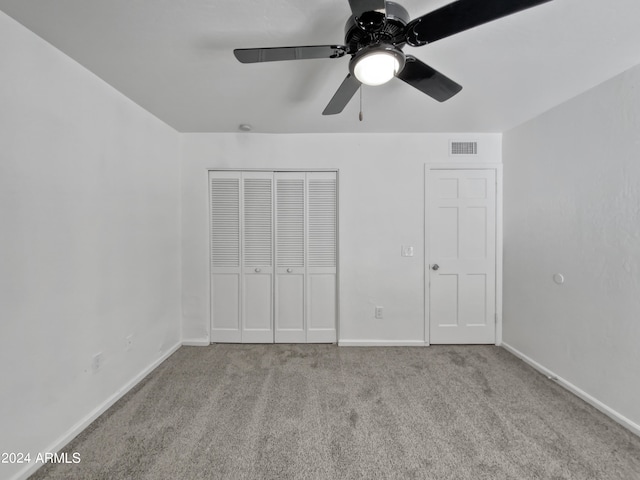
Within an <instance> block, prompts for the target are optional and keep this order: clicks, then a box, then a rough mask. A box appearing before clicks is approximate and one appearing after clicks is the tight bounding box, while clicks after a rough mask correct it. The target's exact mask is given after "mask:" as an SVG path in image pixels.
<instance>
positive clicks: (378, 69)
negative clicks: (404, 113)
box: [350, 45, 405, 86]
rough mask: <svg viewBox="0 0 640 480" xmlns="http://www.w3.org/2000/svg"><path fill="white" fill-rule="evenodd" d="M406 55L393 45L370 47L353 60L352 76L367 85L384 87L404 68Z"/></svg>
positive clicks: (365, 48) (357, 54)
mask: <svg viewBox="0 0 640 480" xmlns="http://www.w3.org/2000/svg"><path fill="white" fill-rule="evenodd" d="M404 63H405V57H404V54H403V53H402V52H401V51H400V50H399V49H397V48H395V47H393V46H391V45H370V46H367V47H364V48H363V49H361V50H360V51H359V52H358V53H356V55H355V56H354V57H353V59H352V60H351V64H350V69H351V74H352V75H353V76H355V77H356V78H357V79H358V81H359V82H360V83H363V84H365V85H372V86H376V85H382V84H384V83H387V82H388V81H389V80H391V79H392V78H393V77H395V76H396V75H397V74H398V73H399V72H400V71H401V70H402V68H403V67H404Z"/></svg>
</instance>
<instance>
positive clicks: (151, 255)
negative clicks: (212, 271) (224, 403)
mask: <svg viewBox="0 0 640 480" xmlns="http://www.w3.org/2000/svg"><path fill="white" fill-rule="evenodd" d="M179 156H180V135H179V134H178V133H177V132H176V131H174V130H173V129H171V128H169V127H168V126H166V125H165V124H164V123H162V122H160V121H159V120H158V119H156V118H155V117H153V116H152V115H150V114H149V113H147V112H145V111H144V110H142V109H141V108H140V107H139V106H137V105H135V104H134V103H132V102H131V101H130V100H128V99H127V98H125V97H124V96H123V95H121V94H120V93H118V92H116V91H115V90H114V89H112V88H111V87H109V86H108V85H106V84H105V83H104V82H103V81H101V80H100V79H98V78H97V77H95V76H94V75H93V74H91V73H90V72H88V71H87V70H85V69H84V68H82V67H81V66H79V65H78V64H76V63H75V62H74V61H72V60H71V59H70V58H68V57H66V56H65V55H63V54H62V53H61V52H59V51H57V50H56V49H54V48H53V47H52V46H50V45H49V44H47V43H46V42H44V41H43V40H41V39H40V38H39V37H36V36H35V35H34V34H33V33H31V32H29V31H28V30H27V29H25V28H23V27H22V26H21V25H19V24H18V23H16V22H15V21H13V20H12V19H10V18H9V17H7V16H6V15H5V14H3V13H1V12H0V316H1V319H0V378H1V383H0V388H1V393H0V452H32V455H35V453H37V452H46V451H49V450H50V449H51V448H52V447H54V446H60V442H61V441H63V440H64V439H65V438H66V435H67V434H68V433H69V432H72V431H73V428H74V426H76V425H77V424H79V423H81V422H82V421H83V420H85V419H87V418H88V417H89V416H90V415H91V413H92V412H93V413H95V409H97V408H99V407H100V406H101V405H104V403H105V402H106V401H107V400H108V399H109V398H110V397H112V396H113V395H114V394H115V393H116V392H117V391H118V390H120V389H122V388H123V387H125V386H126V385H127V384H128V383H129V382H130V381H132V380H134V379H135V378H136V377H137V376H138V375H139V374H140V373H141V372H143V371H145V369H147V368H148V367H149V366H151V365H152V364H153V363H154V362H156V361H157V360H159V359H160V358H162V357H163V355H165V354H166V353H168V352H170V351H171V350H172V349H173V348H174V347H175V346H176V345H177V344H178V342H179V341H180V323H179V322H180V321H179V317H180V283H179V282H180V261H179V256H180V219H179V208H180V193H179V189H180V180H179V176H180V162H179ZM130 334H133V336H134V343H133V346H132V348H131V350H130V351H125V337H126V336H127V335H130ZM97 352H102V353H103V355H104V365H103V367H102V369H101V370H100V371H98V372H96V373H92V369H91V361H92V356H93V354H95V353H97ZM66 439H68V438H66ZM87 460H89V459H87ZM22 467H24V465H22V466H20V465H6V464H3V465H0V478H11V477H12V476H14V475H16V474H17V472H18V470H20V469H21V468H22Z"/></svg>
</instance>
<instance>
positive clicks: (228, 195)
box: [211, 178, 240, 268]
mask: <svg viewBox="0 0 640 480" xmlns="http://www.w3.org/2000/svg"><path fill="white" fill-rule="evenodd" d="M211 262H212V267H214V268H216V267H239V266H240V179H239V178H212V179H211Z"/></svg>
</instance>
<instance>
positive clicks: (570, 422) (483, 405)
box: [31, 345, 640, 480]
mask: <svg viewBox="0 0 640 480" xmlns="http://www.w3.org/2000/svg"><path fill="white" fill-rule="evenodd" d="M66 451H67V452H79V453H80V454H81V458H82V461H81V463H80V464H77V465H46V466H45V467H43V468H42V469H41V470H40V471H38V472H37V473H36V474H35V475H34V476H32V477H31V478H32V479H65V480H67V479H83V480H89V479H110V480H115V479H140V480H142V479H184V480H191V479H194V480H195V479H356V478H366V479H376V478H381V479H383V478H397V479H410V478H420V479H434V480H435V479H437V480H442V479H456V480H458V479H470V480H471V479H473V480H479V479H491V480H496V479H517V480H525V479H544V480H548V479H578V480H589V479H594V480H596V479H597V480H606V479H616V480H618V479H629V480H637V479H640V438H639V437H636V436H635V435H633V434H632V433H630V432H629V431H627V430H625V429H624V428H622V427H620V426H619V425H617V424H616V423H614V422H613V421H611V420H610V419H609V418H607V417H605V416H604V415H602V414H601V413H599V412H598V411H596V410H595V409H593V408H592V407H591V406H589V405H587V404H586V403H584V402H583V401H581V400H579V399H578V398H577V397H574V396H573V395H572V394H570V393H568V392H567V391H565V390H564V389H563V388H561V387H559V386H558V385H556V384H554V383H553V382H552V381H550V380H548V379H547V378H545V377H544V376H542V375H540V374H538V373H537V372H535V371H534V370H533V369H532V368H530V367H529V366H527V365H526V364H524V363H523V362H521V361H520V360H518V359H517V358H515V357H514V356H512V355H511V354H509V353H508V352H506V351H504V350H502V349H500V348H498V347H493V346H432V347H428V348H347V347H340V348H338V347H336V346H332V345H295V346H293V345H214V346H210V347H183V348H181V349H180V350H178V351H177V352H176V353H175V354H174V355H173V356H171V358H169V359H168V360H167V361H166V362H164V363H163V364H162V365H161V366H160V367H159V368H158V369H157V370H156V371H154V372H153V373H152V374H151V375H149V376H148V377H147V378H146V379H145V380H144V381H143V382H142V383H141V384H140V385H138V386H137V387H136V388H135V389H134V390H133V391H131V392H130V393H129V394H127V395H126V396H125V397H123V398H122V399H121V400H120V401H119V402H118V403H117V404H116V405H114V406H113V407H112V408H111V409H109V410H108V411H107V412H106V413H105V414H104V415H102V416H101V417H100V418H99V419H98V420H96V421H95V422H94V423H93V424H92V425H91V426H90V427H89V428H88V429H87V430H86V431H84V432H83V433H82V434H81V435H79V436H78V437H77V438H76V439H75V440H74V441H73V442H72V443H71V444H70V445H69V446H68V447H67V448H66Z"/></svg>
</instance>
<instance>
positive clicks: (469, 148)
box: [449, 142, 478, 156]
mask: <svg viewBox="0 0 640 480" xmlns="http://www.w3.org/2000/svg"><path fill="white" fill-rule="evenodd" d="M449 155H451V156H458V155H478V142H451V143H450V144H449Z"/></svg>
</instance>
